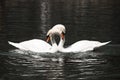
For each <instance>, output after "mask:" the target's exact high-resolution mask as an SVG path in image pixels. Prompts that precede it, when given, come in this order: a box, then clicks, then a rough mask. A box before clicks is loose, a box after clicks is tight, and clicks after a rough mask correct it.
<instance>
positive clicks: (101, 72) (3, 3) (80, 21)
mask: <svg viewBox="0 0 120 80" xmlns="http://www.w3.org/2000/svg"><path fill="white" fill-rule="evenodd" d="M58 23H60V24H63V25H65V26H66V29H67V30H66V43H65V45H66V46H67V45H71V44H72V43H74V42H76V41H78V40H84V39H87V40H97V41H112V42H111V43H110V44H109V45H107V46H104V47H101V48H99V49H97V50H95V51H93V52H87V53H76V54H73V53H68V54H63V53H55V54H49V53H46V54H43V53H41V54H37V53H31V52H23V51H20V50H14V49H15V47H12V46H10V45H9V44H8V42H7V41H8V40H9V41H13V42H21V41H24V40H29V39H33V38H37V39H43V40H44V39H45V38H46V33H47V31H48V30H49V29H50V28H51V27H52V26H54V25H56V24H58ZM119 26H120V0H0V80H102V79H103V80H119V79H120V62H119V61H120V46H119V44H120V31H119V30H120V27H119ZM9 50H13V51H10V52H9Z"/></svg>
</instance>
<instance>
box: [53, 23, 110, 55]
mask: <svg viewBox="0 0 120 80" xmlns="http://www.w3.org/2000/svg"><path fill="white" fill-rule="evenodd" d="M52 29H54V30H56V31H53V33H52V34H58V35H59V36H60V42H59V44H58V51H60V52H73V53H77V52H86V51H92V50H94V49H95V48H97V47H101V46H103V45H106V44H108V43H109V42H110V41H108V42H104V43H101V42H99V41H89V40H81V41H78V42H76V43H74V44H72V45H71V46H69V47H68V48H64V47H63V46H64V43H65V31H66V29H65V26H64V25H62V24H57V25H55V26H54V27H53V28H52Z"/></svg>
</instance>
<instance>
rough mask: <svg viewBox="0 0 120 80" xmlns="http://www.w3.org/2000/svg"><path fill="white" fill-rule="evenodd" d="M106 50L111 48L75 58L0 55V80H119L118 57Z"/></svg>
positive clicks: (68, 55) (22, 54)
mask: <svg viewBox="0 0 120 80" xmlns="http://www.w3.org/2000/svg"><path fill="white" fill-rule="evenodd" d="M109 48H111V46H109V47H107V48H103V49H101V50H103V51H101V50H97V51H95V52H86V53H76V54H75V53H44V54H43V53H32V52H24V51H20V50H15V51H12V52H1V53H0V64H1V66H0V71H1V72H0V79H1V80H101V79H104V80H116V79H120V64H119V62H118V61H119V60H120V59H119V55H117V56H116V54H114V55H111V53H113V52H114V50H113V52H109V51H108V50H105V49H109ZM114 48H115V47H114ZM116 48H117V47H116ZM18 51H19V52H18ZM17 52H18V53H17ZM119 52H120V51H119ZM20 53H21V54H20ZM24 53H25V54H24ZM114 53H116V52H114ZM106 54H107V55H106ZM108 54H109V55H108ZM36 56H37V57H36Z"/></svg>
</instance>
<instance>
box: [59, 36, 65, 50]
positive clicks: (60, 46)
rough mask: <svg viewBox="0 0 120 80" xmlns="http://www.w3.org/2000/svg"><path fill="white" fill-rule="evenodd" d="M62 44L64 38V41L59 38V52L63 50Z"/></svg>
mask: <svg viewBox="0 0 120 80" xmlns="http://www.w3.org/2000/svg"><path fill="white" fill-rule="evenodd" d="M64 43H65V38H64V39H62V38H60V42H59V44H58V48H59V50H62V49H63V48H64Z"/></svg>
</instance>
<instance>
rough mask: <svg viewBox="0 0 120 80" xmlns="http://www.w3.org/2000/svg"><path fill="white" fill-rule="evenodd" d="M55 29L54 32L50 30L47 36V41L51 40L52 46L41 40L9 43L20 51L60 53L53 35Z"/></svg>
mask: <svg viewBox="0 0 120 80" xmlns="http://www.w3.org/2000/svg"><path fill="white" fill-rule="evenodd" d="M54 31H55V30H54V29H53V30H49V31H48V33H47V35H49V36H47V41H48V40H51V44H52V46H51V45H50V44H48V43H47V42H45V41H43V40H40V39H32V40H28V41H23V42H20V43H14V42H10V41H8V43H9V44H10V45H12V46H14V47H16V48H18V49H21V50H29V51H33V52H43V53H46V52H49V53H55V52H57V51H58V49H57V44H56V42H55V39H54V36H53V34H52V33H54Z"/></svg>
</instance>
